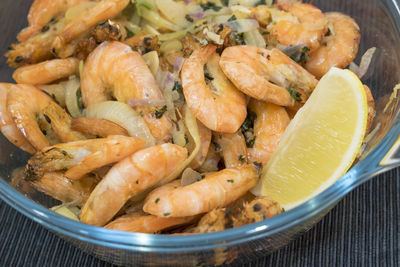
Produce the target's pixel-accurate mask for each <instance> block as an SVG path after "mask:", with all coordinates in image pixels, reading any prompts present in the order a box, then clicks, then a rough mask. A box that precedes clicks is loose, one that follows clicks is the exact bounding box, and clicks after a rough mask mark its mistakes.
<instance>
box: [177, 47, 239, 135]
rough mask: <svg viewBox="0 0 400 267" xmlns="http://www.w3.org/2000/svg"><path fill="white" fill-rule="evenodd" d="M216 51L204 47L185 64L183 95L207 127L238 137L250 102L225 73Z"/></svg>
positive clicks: (182, 72) (182, 73) (183, 67)
mask: <svg viewBox="0 0 400 267" xmlns="http://www.w3.org/2000/svg"><path fill="white" fill-rule="evenodd" d="M215 50H216V47H215V46H213V45H208V46H205V47H201V48H200V49H198V50H195V51H194V52H193V54H192V55H191V56H190V57H189V58H188V59H186V60H185V62H184V64H183V66H182V71H181V79H182V86H183V94H184V95H185V99H186V103H187V104H188V106H189V107H190V109H191V111H192V112H193V114H194V115H195V116H196V118H197V119H198V120H199V121H201V122H202V123H203V124H204V125H205V126H206V127H208V128H209V129H211V130H213V131H217V132H226V133H234V132H236V131H237V130H238V129H239V127H240V125H241V124H242V123H243V121H244V119H245V118H246V101H245V97H244V95H243V94H242V93H241V92H240V91H238V90H237V89H236V88H235V87H234V86H233V85H232V84H231V82H230V81H229V80H228V79H227V78H226V76H225V75H224V73H223V72H222V71H221V69H220V67H219V65H218V62H219V59H220V58H219V55H217V54H216V53H215ZM206 64H207V65H206ZM204 65H206V69H207V73H204Z"/></svg>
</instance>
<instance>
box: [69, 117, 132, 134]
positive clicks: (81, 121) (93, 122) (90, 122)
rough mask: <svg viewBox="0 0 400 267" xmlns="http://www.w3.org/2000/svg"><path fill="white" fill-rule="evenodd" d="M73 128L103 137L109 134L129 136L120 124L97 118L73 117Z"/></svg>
mask: <svg viewBox="0 0 400 267" xmlns="http://www.w3.org/2000/svg"><path fill="white" fill-rule="evenodd" d="M71 129H72V130H74V131H78V132H81V133H84V134H90V135H95V136H101V137H107V136H109V135H123V136H129V133H128V131H127V130H126V129H125V128H123V127H122V126H120V125H119V124H116V123H114V122H112V121H109V120H105V119H97V118H72V123H71Z"/></svg>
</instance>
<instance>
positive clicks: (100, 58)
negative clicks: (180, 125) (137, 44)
mask: <svg viewBox="0 0 400 267" xmlns="http://www.w3.org/2000/svg"><path fill="white" fill-rule="evenodd" d="M81 85H82V97H83V102H84V104H85V106H86V107H89V106H91V105H93V104H96V103H99V102H103V101H106V100H108V99H110V98H112V97H114V98H116V99H117V100H118V101H120V102H124V103H126V102H127V101H128V100H131V99H146V100H149V99H152V100H163V99H164V97H163V94H162V92H161V90H160V88H159V87H158V85H157V83H156V81H155V79H154V77H153V74H152V73H151V71H150V69H149V68H148V66H147V65H146V62H145V61H144V60H143V58H142V57H141V56H140V54H139V53H138V52H135V51H132V49H131V48H130V47H129V46H127V45H125V44H122V43H119V42H104V43H102V44H101V45H100V46H98V47H97V48H96V49H95V50H94V51H93V52H92V53H91V54H90V55H89V57H88V58H87V60H86V65H85V68H84V71H83V75H82V80H81ZM136 110H137V111H138V112H140V113H142V114H143V118H144V120H145V121H146V123H147V125H148V126H149V129H150V132H151V134H152V135H153V136H154V137H156V138H157V139H158V140H162V141H169V140H170V139H171V134H170V129H171V128H172V125H171V122H170V120H169V118H168V116H167V114H161V115H160V116H156V115H155V114H156V110H155V109H154V107H137V108H136Z"/></svg>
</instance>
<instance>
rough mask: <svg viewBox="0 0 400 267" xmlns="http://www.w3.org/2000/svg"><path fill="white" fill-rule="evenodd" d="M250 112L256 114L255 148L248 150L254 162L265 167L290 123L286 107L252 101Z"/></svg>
mask: <svg viewBox="0 0 400 267" xmlns="http://www.w3.org/2000/svg"><path fill="white" fill-rule="evenodd" d="M249 110H251V111H252V112H254V113H255V114H256V119H255V121H254V136H255V141H254V146H253V147H252V148H249V149H248V157H249V160H250V161H252V162H259V163H261V164H262V165H263V166H265V165H266V164H267V162H268V160H269V158H270V157H271V154H272V153H273V152H274V151H275V149H276V147H277V146H278V144H279V141H280V140H281V137H282V135H283V133H284V132H285V130H286V127H287V126H288V124H289V122H290V118H289V115H288V114H287V112H286V110H285V108H284V107H281V106H277V105H274V104H271V103H265V102H261V101H257V100H251V101H250V103H249Z"/></svg>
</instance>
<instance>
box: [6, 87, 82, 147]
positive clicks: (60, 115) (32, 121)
mask: <svg viewBox="0 0 400 267" xmlns="http://www.w3.org/2000/svg"><path fill="white" fill-rule="evenodd" d="M7 109H8V112H9V113H10V115H11V117H12V119H13V120H14V123H15V125H16V126H17V127H18V129H19V130H20V131H21V132H22V134H23V135H24V137H25V138H26V139H27V140H28V141H29V142H30V143H31V144H32V146H33V147H34V148H35V149H37V150H41V149H43V148H44V147H47V146H50V141H51V139H52V138H53V136H52V133H51V132H50V131H48V129H45V128H44V126H43V125H51V128H52V130H53V131H54V133H55V135H56V136H57V137H58V138H59V139H60V140H61V141H62V142H70V141H76V140H82V139H86V137H85V136H83V135H82V134H80V133H78V132H75V131H72V130H71V129H70V124H71V117H70V116H69V115H68V113H67V112H66V111H65V110H64V109H63V108H61V107H60V106H59V105H57V104H56V103H55V102H54V101H53V100H52V99H51V98H50V97H49V96H47V95H46V94H45V93H43V92H42V91H40V90H39V89H37V88H36V87H34V86H31V85H22V84H17V85H10V89H9V90H8V95H7ZM46 137H47V138H46ZM53 141H54V142H55V143H57V142H58V143H59V140H58V139H56V140H53Z"/></svg>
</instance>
